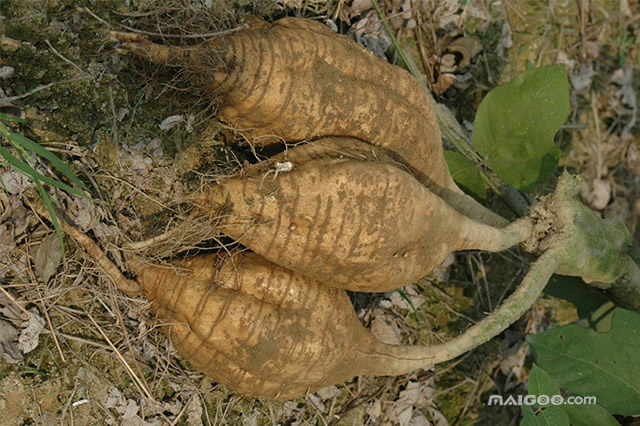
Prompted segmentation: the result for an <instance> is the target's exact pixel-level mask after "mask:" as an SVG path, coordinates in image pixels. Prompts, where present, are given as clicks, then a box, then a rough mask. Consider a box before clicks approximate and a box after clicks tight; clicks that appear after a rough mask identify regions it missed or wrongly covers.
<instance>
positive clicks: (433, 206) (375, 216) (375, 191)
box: [195, 138, 530, 292]
mask: <svg viewBox="0 0 640 426" xmlns="http://www.w3.org/2000/svg"><path fill="white" fill-rule="evenodd" d="M278 164H280V165H282V164H288V165H290V166H289V167H290V170H289V171H280V170H279V169H278V168H277V165H278ZM399 166H400V167H399ZM401 167H402V166H401V165H399V164H398V163H397V162H394V161H393V160H392V159H391V158H389V157H388V156H386V155H385V154H384V153H381V152H379V150H377V149H375V148H374V147H371V146H369V145H367V144H365V143H363V142H360V141H357V140H351V139H346V138H327V139H321V140H318V141H316V142H314V143H313V144H305V145H300V146H297V147H295V148H293V149H289V150H288V151H286V152H284V153H282V154H280V155H278V156H275V157H273V158H272V159H270V160H269V161H266V162H263V163H259V164H255V165H252V166H248V167H246V168H245V169H244V170H243V171H242V172H240V174H239V175H237V176H234V177H231V178H228V179H224V180H221V181H220V182H219V184H218V185H214V186H211V187H209V188H208V189H207V190H206V191H205V193H204V194H203V195H202V196H201V197H200V199H199V200H198V201H196V204H197V205H199V209H198V210H197V211H196V212H195V215H196V216H199V215H203V214H208V215H211V216H213V217H219V220H220V229H221V231H222V232H223V233H224V234H226V235H227V236H229V237H231V238H233V239H235V240H237V241H238V242H240V243H241V244H243V245H244V246H246V247H248V248H249V249H251V250H253V251H254V252H256V253H258V254H261V255H262V256H264V257H266V258H267V259H269V260H271V261H272V262H274V263H276V264H278V265H280V266H283V267H285V268H288V269H291V270H294V271H296V272H300V273H303V274H305V275H307V276H309V277H311V278H313V279H316V280H319V281H321V282H324V283H327V284H328V285H331V286H335V287H340V288H345V289H349V290H353V291H364V292H383V291H389V290H393V289H394V288H398V287H401V286H403V285H406V284H408V283H411V282H413V281H415V280H417V279H419V278H421V277H423V276H425V275H427V274H428V273H430V272H431V271H432V270H433V269H434V268H435V267H437V266H438V265H439V264H440V263H442V261H443V260H444V259H445V258H446V257H447V255H448V254H449V253H451V252H452V251H457V250H465V249H483V250H488V251H502V250H505V249H507V248H509V247H512V246H514V245H516V244H518V243H520V242H521V241H523V240H524V239H525V238H526V237H527V236H528V235H529V230H530V224H529V222H528V220H526V219H524V220H522V221H519V222H516V223H514V224H512V225H510V226H508V227H507V228H504V229H497V228H493V227H490V226H487V225H483V224H480V223H478V222H475V221H473V220H471V219H468V218H467V217H465V216H462V215H461V214H460V213H458V212H457V211H455V210H454V209H453V208H451V207H450V206H449V205H448V204H447V203H445V202H444V201H443V200H442V199H441V198H440V197H438V196H437V195H436V194H434V193H433V192H431V191H430V190H428V189H427V188H425V187H424V186H423V185H421V184H420V182H418V181H417V180H416V179H414V178H413V176H411V175H410V174H409V173H408V172H407V171H406V170H403V168H401Z"/></svg>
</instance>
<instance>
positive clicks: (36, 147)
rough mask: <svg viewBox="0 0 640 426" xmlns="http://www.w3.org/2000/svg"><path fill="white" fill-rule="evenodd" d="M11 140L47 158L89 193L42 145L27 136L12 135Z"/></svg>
mask: <svg viewBox="0 0 640 426" xmlns="http://www.w3.org/2000/svg"><path fill="white" fill-rule="evenodd" d="M8 138H9V140H10V141H11V142H13V143H16V144H18V145H20V146H22V147H24V148H25V149H27V150H29V151H33V152H34V153H35V154H36V155H38V156H40V157H42V158H46V159H47V160H49V161H50V162H51V165H52V166H53V167H55V168H56V169H58V170H59V171H60V172H62V173H63V174H64V175H65V176H66V177H67V178H69V179H70V180H71V181H72V182H73V183H75V184H76V185H78V186H79V187H80V188H82V189H84V190H85V191H89V189H88V188H87V187H86V186H85V185H84V184H83V183H82V182H81V181H80V180H79V179H78V178H77V177H76V176H75V175H74V174H73V172H72V171H71V169H69V167H67V165H66V164H65V163H64V162H63V161H62V160H61V159H60V158H58V156H57V155H55V154H54V153H53V152H51V151H49V150H47V149H46V148H44V147H43V146H42V145H40V144H38V143H36V142H34V141H32V140H31V139H29V138H28V137H26V136H23V135H21V134H19V133H11V134H10V135H9V136H8Z"/></svg>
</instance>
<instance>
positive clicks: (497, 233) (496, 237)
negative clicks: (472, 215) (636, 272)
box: [460, 217, 534, 252]
mask: <svg viewBox="0 0 640 426" xmlns="http://www.w3.org/2000/svg"><path fill="white" fill-rule="evenodd" d="M533 229H534V228H533V223H532V220H531V218H529V217H525V218H522V219H518V220H517V221H515V222H513V223H511V224H510V225H507V226H506V227H504V228H494V227H493V226H489V225H485V224H483V223H478V222H475V221H471V220H465V221H463V222H462V229H461V231H460V235H463V236H464V238H465V239H464V242H463V246H462V248H460V250H484V251H490V252H499V251H504V250H507V249H509V248H511V247H513V246H516V245H518V244H520V243H522V242H523V241H525V240H527V239H528V238H529V237H531V235H532V234H533Z"/></svg>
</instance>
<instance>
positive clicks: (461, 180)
mask: <svg viewBox="0 0 640 426" xmlns="http://www.w3.org/2000/svg"><path fill="white" fill-rule="evenodd" d="M444 159H445V160H446V161H447V165H448V166H449V173H450V174H451V177H452V178H453V180H455V181H456V183H457V184H458V185H459V186H460V188H462V189H463V190H464V191H465V192H467V193H468V194H471V195H472V196H473V197H474V198H476V199H477V200H480V201H485V200H486V199H487V188H485V186H484V181H483V180H482V176H480V170H479V169H478V166H476V165H475V164H474V162H473V161H471V160H469V159H468V158H467V157H465V156H464V155H462V154H459V153H457V152H454V151H445V152H444Z"/></svg>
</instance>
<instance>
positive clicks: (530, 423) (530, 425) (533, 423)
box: [520, 405, 538, 426]
mask: <svg viewBox="0 0 640 426" xmlns="http://www.w3.org/2000/svg"><path fill="white" fill-rule="evenodd" d="M522 412H523V413H524V416H523V417H522V420H520V426H538V419H537V418H536V415H535V413H534V412H533V408H531V406H530V405H523V406H522Z"/></svg>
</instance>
